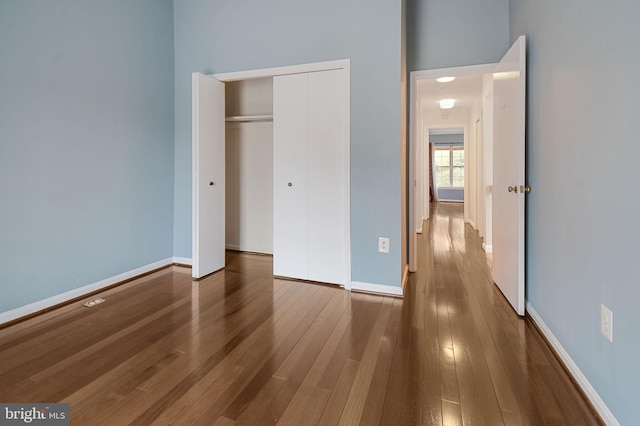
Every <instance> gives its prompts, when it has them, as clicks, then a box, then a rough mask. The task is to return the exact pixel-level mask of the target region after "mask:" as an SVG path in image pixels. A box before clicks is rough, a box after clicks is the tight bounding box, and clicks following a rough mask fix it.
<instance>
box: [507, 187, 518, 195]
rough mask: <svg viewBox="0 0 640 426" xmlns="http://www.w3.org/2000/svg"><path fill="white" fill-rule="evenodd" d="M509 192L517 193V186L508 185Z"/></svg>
mask: <svg viewBox="0 0 640 426" xmlns="http://www.w3.org/2000/svg"><path fill="white" fill-rule="evenodd" d="M509 192H513V193H514V194H517V193H518V187H517V186H509Z"/></svg>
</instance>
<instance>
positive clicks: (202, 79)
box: [192, 73, 225, 278]
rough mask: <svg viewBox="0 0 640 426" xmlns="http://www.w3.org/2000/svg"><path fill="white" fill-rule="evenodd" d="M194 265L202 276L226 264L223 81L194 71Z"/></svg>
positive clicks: (195, 273) (196, 272)
mask: <svg viewBox="0 0 640 426" xmlns="http://www.w3.org/2000/svg"><path fill="white" fill-rule="evenodd" d="M192 89H193V93H192V97H193V111H192V114H193V123H192V124H193V141H192V143H193V247H192V250H193V254H192V256H193V267H192V275H193V277H194V278H200V277H203V276H205V275H208V274H210V273H212V272H215V271H217V270H218V269H222V268H224V263H225V261H224V255H225V252H224V241H225V235H224V232H225V229H224V220H225V213H224V209H225V189H224V188H225V170H224V165H225V158H224V157H225V155H224V149H225V138H224V83H222V82H220V81H218V80H216V79H215V78H213V77H211V76H207V75H203V74H200V73H193V75H192Z"/></svg>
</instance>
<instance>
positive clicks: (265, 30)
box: [174, 0, 402, 286]
mask: <svg viewBox="0 0 640 426" xmlns="http://www.w3.org/2000/svg"><path fill="white" fill-rule="evenodd" d="M174 15H175V21H174V22H175V55H176V67H175V101H176V105H175V225H174V237H175V243H174V253H175V255H176V256H180V257H191V73H192V72H194V71H199V72H204V73H220V72H230V71H240V70H247V69H259V68H268V67H277V66H284V65H293V64H300V63H309V62H319V61H326V60H334V59H344V58H350V59H351V217H352V220H351V244H352V248H351V250H352V270H353V274H352V279H353V280H356V281H364V282H370V283H377V284H386V285H395V286H398V285H400V281H401V275H402V271H401V265H400V264H401V261H400V258H401V238H400V237H401V233H400V231H401V229H400V228H401V210H400V207H401V206H400V155H401V149H400V102H401V100H400V77H401V76H400V73H401V69H400V63H401V60H400V59H401V58H400V54H401V51H400V41H401V27H402V26H401V1H400V0H395V1H388V0H376V1H369V0H352V1H348V2H345V1H341V0H325V1H313V2H311V1H292V0H271V1H259V2H248V1H247V2H245V1H225V2H223V1H214V0H176V1H175V2H174ZM379 236H386V237H389V238H390V239H391V245H390V246H391V250H390V253H389V254H382V253H378V251H377V241H378V237H379Z"/></svg>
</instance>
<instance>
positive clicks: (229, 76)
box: [191, 59, 351, 290]
mask: <svg viewBox="0 0 640 426" xmlns="http://www.w3.org/2000/svg"><path fill="white" fill-rule="evenodd" d="M337 69H342V70H344V71H345V72H346V87H347V93H346V97H347V104H348V107H347V108H346V114H347V117H346V126H345V127H346V129H345V132H346V135H345V141H346V144H345V147H344V150H345V151H344V155H345V157H344V158H345V163H344V167H345V182H344V185H345V188H346V191H345V193H346V203H345V211H344V217H345V227H346V229H345V232H346V235H345V253H347V259H346V262H345V264H346V266H345V269H346V270H345V278H346V279H345V286H344V287H345V289H347V290H351V177H350V171H351V160H350V151H351V149H350V146H351V131H350V128H351V61H350V59H339V60H334V61H325V62H315V63H307V64H298V65H289V66H283V67H274V68H263V69H254V70H246V71H236V72H226V73H216V74H210V75H211V76H212V77H213V78H215V79H216V80H219V81H221V82H223V83H226V82H231V81H238V80H250V79H254V78H263V77H275V76H278V75H288V74H300V73H308V72H317V71H329V70H337ZM195 144H196V140H195V137H194V136H193V135H192V152H193V162H192V168H191V184H192V187H193V188H197V187H198V186H197V185H199V184H200V181H199V176H198V174H197V173H196V172H197V169H196V167H195V165H196V164H197V161H198V157H197V150H196V149H195V147H196V146H195ZM197 203H198V200H197V199H196V195H195V193H193V192H192V204H191V209H192V235H191V238H192V241H196V238H197V236H198V235H199V233H200V227H199V222H197V221H196V220H195V213H196V210H195V207H196V206H197ZM195 262H197V259H196V258H195V257H194V256H193V253H192V267H193V266H194V265H193V263H195ZM196 266H197V265H196Z"/></svg>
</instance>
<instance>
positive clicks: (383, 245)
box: [378, 237, 389, 253]
mask: <svg viewBox="0 0 640 426" xmlns="http://www.w3.org/2000/svg"><path fill="white" fill-rule="evenodd" d="M378 251H379V252H380V253H389V239H388V238H385V237H380V238H378Z"/></svg>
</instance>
